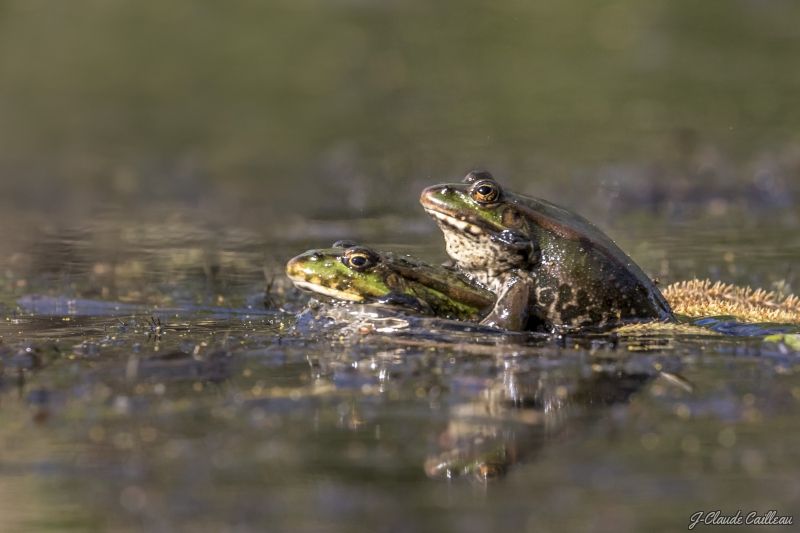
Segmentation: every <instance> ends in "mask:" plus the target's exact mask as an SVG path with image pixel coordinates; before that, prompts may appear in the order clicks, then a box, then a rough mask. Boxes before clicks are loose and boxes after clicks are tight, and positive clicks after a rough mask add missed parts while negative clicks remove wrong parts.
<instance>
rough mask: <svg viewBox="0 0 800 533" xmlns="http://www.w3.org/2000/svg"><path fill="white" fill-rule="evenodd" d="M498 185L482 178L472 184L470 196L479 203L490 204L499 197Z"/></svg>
mask: <svg viewBox="0 0 800 533" xmlns="http://www.w3.org/2000/svg"><path fill="white" fill-rule="evenodd" d="M500 193H501V191H500V186H499V185H497V183H495V182H494V181H490V180H483V181H479V182H476V183H475V185H473V186H472V191H471V192H470V196H472V199H473V200H475V201H476V202H478V203H479V204H492V203H494V202H496V201H498V200H499V199H500Z"/></svg>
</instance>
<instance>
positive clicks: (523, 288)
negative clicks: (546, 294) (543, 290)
mask: <svg viewBox="0 0 800 533" xmlns="http://www.w3.org/2000/svg"><path fill="white" fill-rule="evenodd" d="M532 283H533V279H532V278H531V276H530V275H529V274H528V273H527V272H525V271H523V270H515V271H511V272H509V273H507V274H505V275H504V276H502V279H501V280H500V282H499V283H498V284H497V285H498V290H497V302H496V303H495V305H494V308H493V309H492V311H491V313H489V315H487V316H486V317H485V318H484V319H483V320H481V324H483V325H485V326H491V327H495V328H503V329H507V330H509V331H524V330H525V326H526V325H527V323H528V309H529V306H530V304H531V288H532Z"/></svg>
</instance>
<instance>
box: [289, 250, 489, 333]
mask: <svg viewBox="0 0 800 533" xmlns="http://www.w3.org/2000/svg"><path fill="white" fill-rule="evenodd" d="M354 258H360V259H359V261H361V262H363V265H361V266H358V265H356V264H355V263H354V262H353V261H354ZM286 274H287V275H288V276H289V278H290V279H291V280H292V281H293V282H294V283H295V285H297V286H298V287H300V288H302V289H308V290H311V291H314V292H317V293H320V294H324V295H326V296H330V297H332V298H337V299H340V300H348V301H353V302H361V303H380V304H384V305H388V306H393V307H402V308H405V309H408V310H412V311H414V312H417V313H422V314H425V315H430V316H436V317H440V318H450V319H457V320H478V319H480V318H482V317H483V316H485V315H486V314H487V313H488V312H489V311H490V310H491V308H492V306H493V305H494V301H495V297H494V294H492V293H491V292H490V291H488V290H486V289H484V288H482V287H480V286H479V285H478V284H476V283H474V282H472V281H471V280H470V279H469V278H467V277H466V276H464V275H462V274H459V273H457V272H454V271H452V270H449V269H447V268H444V267H441V266H435V265H431V264H428V263H425V262H424V261H420V260H418V259H413V258H410V257H406V256H401V255H398V254H393V253H390V252H379V251H376V250H372V249H370V248H366V247H363V246H356V245H355V244H354V243H349V242H347V243H345V245H344V246H340V247H336V248H330V249H321V250H309V251H307V252H306V253H304V254H302V255H299V256H297V257H295V258H294V259H292V260H291V261H289V263H288V264H287V265H286Z"/></svg>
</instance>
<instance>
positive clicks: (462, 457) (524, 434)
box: [424, 365, 682, 481]
mask: <svg viewBox="0 0 800 533" xmlns="http://www.w3.org/2000/svg"><path fill="white" fill-rule="evenodd" d="M511 366H512V367H513V365H511ZM512 367H509V368H507V369H506V370H505V372H504V374H503V378H502V381H500V382H499V383H498V384H497V385H496V386H495V387H493V388H491V389H488V390H486V391H485V392H484V394H483V398H482V399H481V400H477V401H474V402H470V403H467V404H462V405H457V406H455V407H454V408H453V409H452V410H451V419H452V420H451V422H450V423H449V425H448V428H447V430H445V431H444V432H443V433H441V434H440V435H439V437H438V439H437V441H438V443H439V446H440V447H441V448H444V449H445V451H442V452H439V453H436V454H434V455H432V456H430V457H429V458H428V459H427V460H426V461H425V466H424V468H425V473H426V474H427V475H428V476H429V477H431V478H434V479H452V478H456V477H472V478H473V479H478V480H482V481H486V480H489V479H493V478H498V477H502V476H504V475H505V474H507V473H508V471H509V469H510V468H511V467H512V466H513V465H515V464H518V463H522V462H527V461H530V460H532V459H533V456H535V455H536V453H537V452H539V451H540V450H542V449H543V448H544V447H545V446H551V445H553V444H558V443H560V442H565V441H568V440H571V439H572V438H574V437H576V436H578V435H579V434H580V433H581V432H583V431H585V430H586V429H588V427H587V426H585V423H586V420H585V419H580V420H579V419H578V418H577V417H575V416H574V415H575V411H576V410H585V409H590V408H596V407H602V406H610V405H614V404H618V403H627V402H628V400H629V398H630V396H631V394H633V393H634V392H637V391H638V390H640V389H641V388H642V387H644V386H645V385H646V384H647V383H649V382H650V381H651V380H653V379H654V378H657V377H658V376H659V374H658V373H654V374H645V373H642V374H625V373H622V374H620V373H618V372H613V373H607V372H597V373H595V374H593V375H592V376H591V377H589V378H584V377H581V378H578V379H576V380H574V381H573V382H570V381H569V380H565V379H563V378H562V379H560V380H556V379H554V378H553V377H543V376H542V375H540V374H538V373H535V372H521V373H520V372H518V371H516V370H514V369H513V368H512ZM681 379H682V378H681ZM590 425H591V423H590Z"/></svg>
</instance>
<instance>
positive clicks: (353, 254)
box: [342, 248, 378, 272]
mask: <svg viewBox="0 0 800 533" xmlns="http://www.w3.org/2000/svg"><path fill="white" fill-rule="evenodd" d="M377 262H378V259H377V257H375V254H374V253H372V252H371V251H369V250H365V249H363V248H348V249H347V250H346V251H345V252H344V256H343V257H342V263H344V264H345V266H346V267H347V268H350V269H352V270H355V271H357V272H363V271H365V270H367V269H369V268H372V267H373V266H375V264H376V263H377Z"/></svg>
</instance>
